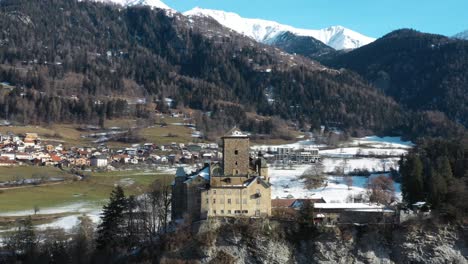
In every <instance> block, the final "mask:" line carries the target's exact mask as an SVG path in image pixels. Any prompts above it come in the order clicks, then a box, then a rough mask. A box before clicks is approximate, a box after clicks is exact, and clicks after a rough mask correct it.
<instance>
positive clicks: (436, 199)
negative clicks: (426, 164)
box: [429, 169, 447, 207]
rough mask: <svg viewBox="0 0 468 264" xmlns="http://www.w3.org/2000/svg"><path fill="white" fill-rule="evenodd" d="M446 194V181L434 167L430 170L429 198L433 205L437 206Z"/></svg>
mask: <svg viewBox="0 0 468 264" xmlns="http://www.w3.org/2000/svg"><path fill="white" fill-rule="evenodd" d="M446 195H447V182H446V180H445V179H444V177H443V176H442V175H441V174H440V173H439V172H437V171H436V170H434V169H431V170H430V189H429V199H430V202H431V204H432V205H433V206H434V207H438V206H439V205H440V204H441V203H442V202H443V201H444V200H445V196H446Z"/></svg>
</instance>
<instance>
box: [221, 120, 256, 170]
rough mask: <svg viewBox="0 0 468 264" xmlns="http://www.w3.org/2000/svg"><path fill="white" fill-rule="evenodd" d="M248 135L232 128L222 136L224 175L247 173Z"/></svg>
mask: <svg viewBox="0 0 468 264" xmlns="http://www.w3.org/2000/svg"><path fill="white" fill-rule="evenodd" d="M249 150H250V142H249V137H248V136H247V135H245V134H243V133H242V132H241V131H240V130H239V129H237V128H233V129H231V131H229V132H228V133H227V134H226V135H225V136H224V137H223V166H224V175H225V176H227V175H233V176H236V175H247V174H249V156H250V154H249Z"/></svg>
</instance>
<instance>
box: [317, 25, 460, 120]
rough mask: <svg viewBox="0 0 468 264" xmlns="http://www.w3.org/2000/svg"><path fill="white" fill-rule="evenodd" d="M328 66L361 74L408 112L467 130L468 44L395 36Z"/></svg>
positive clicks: (397, 33)
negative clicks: (433, 115)
mask: <svg viewBox="0 0 468 264" xmlns="http://www.w3.org/2000/svg"><path fill="white" fill-rule="evenodd" d="M325 63H326V64H328V65H330V66H334V67H337V68H341V67H345V68H349V69H352V70H354V71H356V72H358V73H359V74H361V75H362V76H364V77H365V78H366V79H368V80H369V81H371V82H372V83H373V84H374V85H376V86H377V87H379V88H381V89H382V90H383V91H384V92H385V93H386V94H388V95H390V96H392V97H393V98H395V100H397V101H398V102H400V103H402V104H403V105H405V106H407V107H409V108H410V109H417V110H431V111H440V112H443V113H445V114H446V115H447V116H449V117H450V118H451V119H452V120H455V121H457V122H460V123H461V124H463V125H464V126H465V127H466V126H468V41H463V40H456V39H451V38H447V37H445V36H441V35H433V34H425V33H420V32H417V31H413V30H408V29H404V30H397V31H394V32H392V33H390V34H388V35H386V36H384V37H382V38H381V39H378V40H376V41H375V42H373V43H371V44H369V45H367V46H365V47H362V48H359V49H356V50H354V51H351V52H349V53H345V54H341V55H339V56H337V57H335V58H334V59H331V60H330V61H328V62H325Z"/></svg>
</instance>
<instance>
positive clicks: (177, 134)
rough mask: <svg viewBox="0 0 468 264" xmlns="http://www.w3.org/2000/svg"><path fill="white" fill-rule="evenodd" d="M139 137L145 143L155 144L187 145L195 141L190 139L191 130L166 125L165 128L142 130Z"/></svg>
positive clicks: (156, 127) (157, 127)
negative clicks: (174, 143)
mask: <svg viewBox="0 0 468 264" xmlns="http://www.w3.org/2000/svg"><path fill="white" fill-rule="evenodd" d="M140 135H141V136H142V137H144V138H145V139H146V141H147V142H153V143H156V144H170V143H172V142H176V143H188V142H191V141H194V140H195V139H194V138H192V137H191V135H192V130H191V129H190V128H188V127H185V126H176V125H168V126H165V127H160V126H155V127H151V128H144V129H142V130H141V131H140Z"/></svg>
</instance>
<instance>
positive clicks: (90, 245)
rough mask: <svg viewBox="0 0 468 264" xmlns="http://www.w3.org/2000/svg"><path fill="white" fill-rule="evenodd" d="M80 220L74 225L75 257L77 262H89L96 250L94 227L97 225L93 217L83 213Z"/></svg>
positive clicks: (73, 253) (73, 245)
mask: <svg viewBox="0 0 468 264" xmlns="http://www.w3.org/2000/svg"><path fill="white" fill-rule="evenodd" d="M78 219H79V222H78V224H77V225H76V226H75V227H74V232H73V233H74V235H73V244H72V248H73V252H72V255H73V258H74V259H75V260H76V262H75V263H89V260H90V257H91V253H92V252H93V250H94V247H95V244H94V229H95V225H94V223H93V221H92V220H91V218H90V217H89V216H87V215H83V216H81V217H79V218H78Z"/></svg>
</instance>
